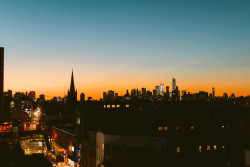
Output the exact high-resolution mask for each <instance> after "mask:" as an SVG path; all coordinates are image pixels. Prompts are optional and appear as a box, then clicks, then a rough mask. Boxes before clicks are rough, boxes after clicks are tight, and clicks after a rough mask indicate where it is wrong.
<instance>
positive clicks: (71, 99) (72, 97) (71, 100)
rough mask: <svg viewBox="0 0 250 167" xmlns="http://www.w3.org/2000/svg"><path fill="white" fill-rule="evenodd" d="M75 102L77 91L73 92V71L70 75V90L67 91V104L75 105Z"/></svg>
mask: <svg viewBox="0 0 250 167" xmlns="http://www.w3.org/2000/svg"><path fill="white" fill-rule="evenodd" d="M76 102H77V90H75V84H74V75H73V70H72V74H71V83H70V89H69V90H68V103H69V104H75V103H76Z"/></svg>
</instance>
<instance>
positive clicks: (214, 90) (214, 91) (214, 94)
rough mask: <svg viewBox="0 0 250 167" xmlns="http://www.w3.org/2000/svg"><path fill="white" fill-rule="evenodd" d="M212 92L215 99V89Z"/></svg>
mask: <svg viewBox="0 0 250 167" xmlns="http://www.w3.org/2000/svg"><path fill="white" fill-rule="evenodd" d="M212 92H213V99H214V98H215V88H212Z"/></svg>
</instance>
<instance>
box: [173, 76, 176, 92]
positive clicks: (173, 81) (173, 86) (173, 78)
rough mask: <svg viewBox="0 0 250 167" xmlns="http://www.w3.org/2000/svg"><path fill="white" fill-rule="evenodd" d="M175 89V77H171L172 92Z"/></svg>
mask: <svg viewBox="0 0 250 167" xmlns="http://www.w3.org/2000/svg"><path fill="white" fill-rule="evenodd" d="M175 89H176V80H175V78H173V79H172V92H174V90H175Z"/></svg>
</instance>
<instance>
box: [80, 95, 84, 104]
mask: <svg viewBox="0 0 250 167" xmlns="http://www.w3.org/2000/svg"><path fill="white" fill-rule="evenodd" d="M80 101H81V102H84V101H85V94H84V93H81V94H80Z"/></svg>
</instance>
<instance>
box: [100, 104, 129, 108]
mask: <svg viewBox="0 0 250 167" xmlns="http://www.w3.org/2000/svg"><path fill="white" fill-rule="evenodd" d="M125 106H126V107H127V108H128V107H129V104H126V105H125ZM120 107H121V106H120V105H119V104H117V105H114V104H113V105H104V108H120Z"/></svg>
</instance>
